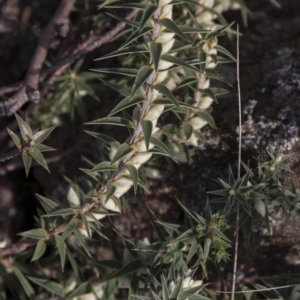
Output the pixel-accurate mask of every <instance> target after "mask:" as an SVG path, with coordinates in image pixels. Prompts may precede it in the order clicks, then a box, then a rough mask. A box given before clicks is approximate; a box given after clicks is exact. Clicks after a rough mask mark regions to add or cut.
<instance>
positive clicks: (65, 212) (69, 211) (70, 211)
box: [43, 208, 77, 217]
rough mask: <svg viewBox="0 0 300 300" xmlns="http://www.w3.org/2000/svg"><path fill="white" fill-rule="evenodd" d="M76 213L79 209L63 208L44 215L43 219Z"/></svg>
mask: <svg viewBox="0 0 300 300" xmlns="http://www.w3.org/2000/svg"><path fill="white" fill-rule="evenodd" d="M76 212H77V209H74V208H62V209H59V210H55V211H53V212H50V213H48V214H47V215H44V216H43V217H54V216H68V215H73V214H75V213H76Z"/></svg>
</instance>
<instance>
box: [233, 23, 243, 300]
mask: <svg viewBox="0 0 300 300" xmlns="http://www.w3.org/2000/svg"><path fill="white" fill-rule="evenodd" d="M236 31H237V35H236V36H237V39H236V48H237V54H236V75H237V86H238V106H239V154H238V174H237V176H238V179H239V178H240V177H241V160H242V159H241V156H242V105H241V88H240V49H239V25H238V24H237V29H236ZM239 223H240V205H239V202H237V205H236V225H235V227H236V231H235V243H234V263H233V276H232V289H231V300H234V295H235V284H236V271H237V259H238V247H239Z"/></svg>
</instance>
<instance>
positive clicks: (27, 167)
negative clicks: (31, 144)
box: [22, 154, 32, 177]
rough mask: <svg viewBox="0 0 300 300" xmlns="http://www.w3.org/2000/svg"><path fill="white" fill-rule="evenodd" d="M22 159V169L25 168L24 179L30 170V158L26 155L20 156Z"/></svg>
mask: <svg viewBox="0 0 300 300" xmlns="http://www.w3.org/2000/svg"><path fill="white" fill-rule="evenodd" d="M22 159H23V163H24V167H25V172H26V177H27V176H28V173H29V170H30V166H31V161H32V158H31V156H30V155H28V154H22Z"/></svg>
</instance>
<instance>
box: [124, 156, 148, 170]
mask: <svg viewBox="0 0 300 300" xmlns="http://www.w3.org/2000/svg"><path fill="white" fill-rule="evenodd" d="M151 156H152V153H147V152H145V153H138V154H136V155H133V156H132V157H131V158H130V159H129V160H128V161H127V162H126V164H127V165H133V166H135V167H136V168H137V169H138V168H139V167H140V166H141V165H142V164H143V163H145V162H146V161H148V160H149V159H150V158H151Z"/></svg>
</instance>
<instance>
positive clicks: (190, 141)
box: [184, 133, 198, 147]
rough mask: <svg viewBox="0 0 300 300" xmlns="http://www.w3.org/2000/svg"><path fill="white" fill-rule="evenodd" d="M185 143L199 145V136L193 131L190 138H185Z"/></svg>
mask: <svg viewBox="0 0 300 300" xmlns="http://www.w3.org/2000/svg"><path fill="white" fill-rule="evenodd" d="M184 143H185V144H186V145H187V146H189V145H191V146H195V147H197V146H198V138H197V137H196V136H195V134H194V133H192V135H191V136H190V138H189V139H188V140H185V141H184Z"/></svg>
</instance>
